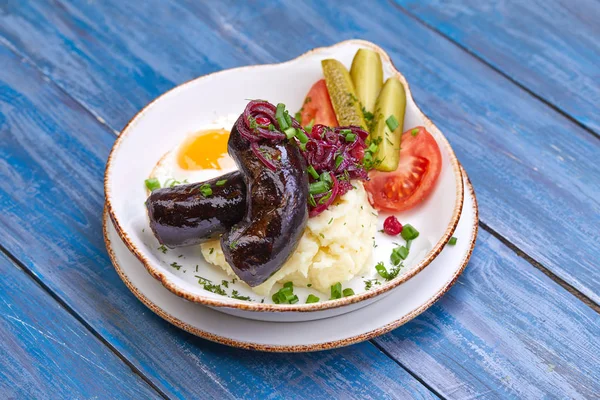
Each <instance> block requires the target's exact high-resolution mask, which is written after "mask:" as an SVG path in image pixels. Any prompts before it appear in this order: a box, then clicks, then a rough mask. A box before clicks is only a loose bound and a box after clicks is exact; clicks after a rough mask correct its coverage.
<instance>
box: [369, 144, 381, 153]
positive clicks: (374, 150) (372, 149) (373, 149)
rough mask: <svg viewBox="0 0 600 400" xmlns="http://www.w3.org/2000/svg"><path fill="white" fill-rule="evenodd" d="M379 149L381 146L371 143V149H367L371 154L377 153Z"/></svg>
mask: <svg viewBox="0 0 600 400" xmlns="http://www.w3.org/2000/svg"><path fill="white" fill-rule="evenodd" d="M378 148H379V146H377V145H376V144H375V143H371V144H370V145H369V147H368V148H367V151H368V152H369V153H375V152H376V151H377V149H378Z"/></svg>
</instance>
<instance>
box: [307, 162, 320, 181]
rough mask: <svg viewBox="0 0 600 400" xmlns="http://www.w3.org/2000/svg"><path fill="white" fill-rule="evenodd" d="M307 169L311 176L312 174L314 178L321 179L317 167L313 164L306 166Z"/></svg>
mask: <svg viewBox="0 0 600 400" xmlns="http://www.w3.org/2000/svg"><path fill="white" fill-rule="evenodd" d="M306 171H308V173H309V174H310V176H312V177H313V178H315V179H319V174H318V173H317V170H316V169H315V167H313V166H312V165H309V166H308V168H306Z"/></svg>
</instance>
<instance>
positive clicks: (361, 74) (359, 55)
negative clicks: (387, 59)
mask: <svg viewBox="0 0 600 400" xmlns="http://www.w3.org/2000/svg"><path fill="white" fill-rule="evenodd" d="M350 76H351V77H352V83H354V89H355V90H356V97H357V98H358V100H359V101H360V103H361V104H362V106H363V107H364V111H366V113H365V115H366V116H368V115H372V113H373V112H374V111H375V102H376V101H377V96H378V95H379V92H380V91H381V87H382V86H383V68H382V67H381V57H380V56H379V53H377V52H376V51H373V50H369V49H359V50H358V51H357V52H356V55H355V56H354V59H353V60H352V67H351V68H350ZM365 120H367V122H369V121H368V118H367V117H365Z"/></svg>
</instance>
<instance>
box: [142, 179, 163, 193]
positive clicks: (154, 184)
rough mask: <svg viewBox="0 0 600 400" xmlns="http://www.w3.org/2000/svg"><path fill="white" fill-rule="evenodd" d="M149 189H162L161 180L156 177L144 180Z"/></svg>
mask: <svg viewBox="0 0 600 400" xmlns="http://www.w3.org/2000/svg"><path fill="white" fill-rule="evenodd" d="M144 183H145V184H146V187H147V188H148V190H149V191H151V192H152V191H154V190H156V189H160V182H159V181H158V179H156V178H149V179H146V180H145V181H144Z"/></svg>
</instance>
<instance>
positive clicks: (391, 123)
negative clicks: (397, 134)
mask: <svg viewBox="0 0 600 400" xmlns="http://www.w3.org/2000/svg"><path fill="white" fill-rule="evenodd" d="M385 124H386V125H387V126H388V128H390V131H392V132H394V131H395V130H396V129H397V128H398V126H399V124H398V120H397V119H396V117H394V116H393V115H390V116H389V117H388V119H386V120H385Z"/></svg>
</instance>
